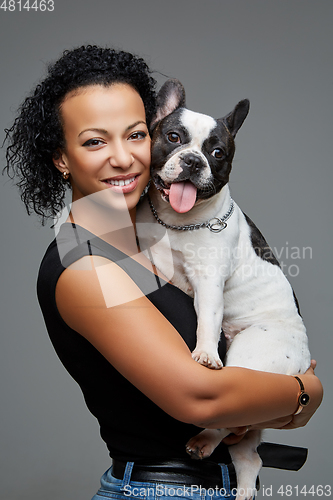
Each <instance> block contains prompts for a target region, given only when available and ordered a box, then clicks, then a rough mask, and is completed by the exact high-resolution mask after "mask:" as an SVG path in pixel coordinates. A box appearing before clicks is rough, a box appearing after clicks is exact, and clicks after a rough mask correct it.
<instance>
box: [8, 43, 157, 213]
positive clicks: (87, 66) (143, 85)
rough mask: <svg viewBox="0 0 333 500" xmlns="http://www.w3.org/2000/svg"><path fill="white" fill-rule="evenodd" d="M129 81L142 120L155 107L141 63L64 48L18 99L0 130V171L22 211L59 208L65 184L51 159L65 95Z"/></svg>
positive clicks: (114, 53) (60, 140) (107, 52)
mask: <svg viewBox="0 0 333 500" xmlns="http://www.w3.org/2000/svg"><path fill="white" fill-rule="evenodd" d="M114 83H126V84H128V85H131V86H132V87H133V88H134V89H135V90H136V91H137V92H138V93H139V95H140V97H141V99H142V101H143V104H144V107H145V111H146V119H147V125H148V127H149V124H150V121H151V119H152V117H153V114H154V112H155V97H156V95H155V86H156V81H155V79H154V78H153V77H152V76H151V71H150V69H149V68H148V66H147V64H146V62H145V61H144V60H143V59H142V58H140V57H137V56H134V55H133V54H130V53H128V52H124V51H121V50H114V49H110V48H102V47H98V46H95V45H87V46H82V47H78V48H76V49H73V50H66V51H65V52H64V53H63V54H62V56H61V58H60V59H58V60H57V61H56V62H55V63H54V64H51V65H49V67H48V73H47V76H46V78H45V79H44V80H43V81H42V82H41V83H40V84H39V85H37V87H36V88H35V90H34V91H33V92H32V93H31V95H30V96H28V97H27V98H26V99H25V100H24V102H23V103H22V104H21V106H20V108H19V110H18V112H19V114H18V116H17V118H16V120H15V121H14V124H13V126H12V127H11V128H10V129H8V130H6V131H5V132H6V141H5V142H7V143H8V147H7V152H6V160H7V165H6V167H5V168H4V171H5V172H6V173H7V174H8V175H9V177H11V178H12V179H14V178H15V177H17V178H18V181H17V182H16V185H17V186H18V188H19V191H20V194H21V199H22V201H23V203H24V204H25V207H26V209H27V212H28V214H30V213H31V212H32V211H34V212H35V213H36V214H37V215H39V216H40V217H41V219H42V223H44V222H45V219H46V218H48V217H55V216H56V215H57V214H58V213H59V211H60V210H61V209H62V208H63V207H64V204H65V202H64V198H65V194H66V190H67V188H68V187H69V183H68V182H67V181H64V179H63V178H62V176H61V173H60V172H59V170H58V169H57V168H55V166H54V164H53V156H54V155H55V153H56V151H57V150H58V149H64V147H65V139H64V133H63V128H62V124H61V116H60V106H61V104H62V102H63V100H64V98H65V96H66V95H67V94H68V93H69V92H71V91H73V90H75V89H78V88H80V87H85V86H87V85H104V86H109V85H112V84H114Z"/></svg>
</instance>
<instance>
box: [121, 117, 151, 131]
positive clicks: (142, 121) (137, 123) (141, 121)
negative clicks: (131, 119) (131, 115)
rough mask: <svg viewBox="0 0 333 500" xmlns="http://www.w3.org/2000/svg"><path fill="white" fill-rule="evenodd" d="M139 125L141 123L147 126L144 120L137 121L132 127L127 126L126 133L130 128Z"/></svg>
mask: <svg viewBox="0 0 333 500" xmlns="http://www.w3.org/2000/svg"><path fill="white" fill-rule="evenodd" d="M140 123H143V124H144V125H146V126H147V124H146V122H145V121H144V120H138V121H137V122H135V123H133V125H129V126H128V127H127V128H126V132H127V131H128V130H131V129H132V128H134V127H136V126H137V125H140Z"/></svg>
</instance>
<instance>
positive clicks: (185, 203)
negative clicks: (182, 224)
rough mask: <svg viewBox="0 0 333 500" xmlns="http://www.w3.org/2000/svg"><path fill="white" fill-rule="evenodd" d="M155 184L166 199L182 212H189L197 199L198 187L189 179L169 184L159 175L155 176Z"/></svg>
mask: <svg viewBox="0 0 333 500" xmlns="http://www.w3.org/2000/svg"><path fill="white" fill-rule="evenodd" d="M154 184H155V186H156V188H157V189H158V190H159V192H160V193H161V196H162V198H163V199H164V201H167V202H169V203H170V205H171V206H172V208H173V209H174V210H175V211H176V212H178V213H180V214H183V213H185V212H189V210H191V208H193V206H194V204H195V202H196V201H197V197H198V188H197V187H196V186H195V185H194V184H193V183H192V182H191V181H190V180H188V179H187V180H183V181H179V182H173V183H171V184H167V183H166V182H164V181H163V179H162V178H161V177H160V176H159V175H157V176H155V177H154Z"/></svg>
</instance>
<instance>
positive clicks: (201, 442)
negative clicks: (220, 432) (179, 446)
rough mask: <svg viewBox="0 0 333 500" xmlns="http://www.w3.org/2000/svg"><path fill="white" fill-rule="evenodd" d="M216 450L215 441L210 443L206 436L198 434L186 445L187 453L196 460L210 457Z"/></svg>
mask: <svg viewBox="0 0 333 500" xmlns="http://www.w3.org/2000/svg"><path fill="white" fill-rule="evenodd" d="M215 448H216V444H215V443H214V442H213V441H209V439H207V438H206V437H205V436H203V435H201V433H200V434H198V435H197V436H194V437H193V438H191V439H190V440H189V441H188V443H187V444H186V453H188V454H189V455H190V457H191V458H193V459H194V460H202V459H203V458H207V457H209V456H210V455H211V454H212V453H213V451H214V450H215Z"/></svg>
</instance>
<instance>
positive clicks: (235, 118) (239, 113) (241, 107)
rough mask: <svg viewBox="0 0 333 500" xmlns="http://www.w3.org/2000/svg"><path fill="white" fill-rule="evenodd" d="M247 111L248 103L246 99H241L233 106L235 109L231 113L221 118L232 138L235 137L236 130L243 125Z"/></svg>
mask: <svg viewBox="0 0 333 500" xmlns="http://www.w3.org/2000/svg"><path fill="white" fill-rule="evenodd" d="M249 109H250V101H249V100H248V99H243V100H242V101H240V102H239V103H238V104H237V105H236V106H235V109H234V110H233V111H231V113H229V114H228V115H226V116H225V117H224V118H221V120H222V121H223V122H224V124H225V125H226V127H227V129H228V130H229V132H230V134H231V135H232V137H233V138H235V137H236V134H237V132H238V130H239V129H240V128H241V126H242V125H243V122H244V120H245V118H246V117H247V114H248V112H249Z"/></svg>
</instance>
